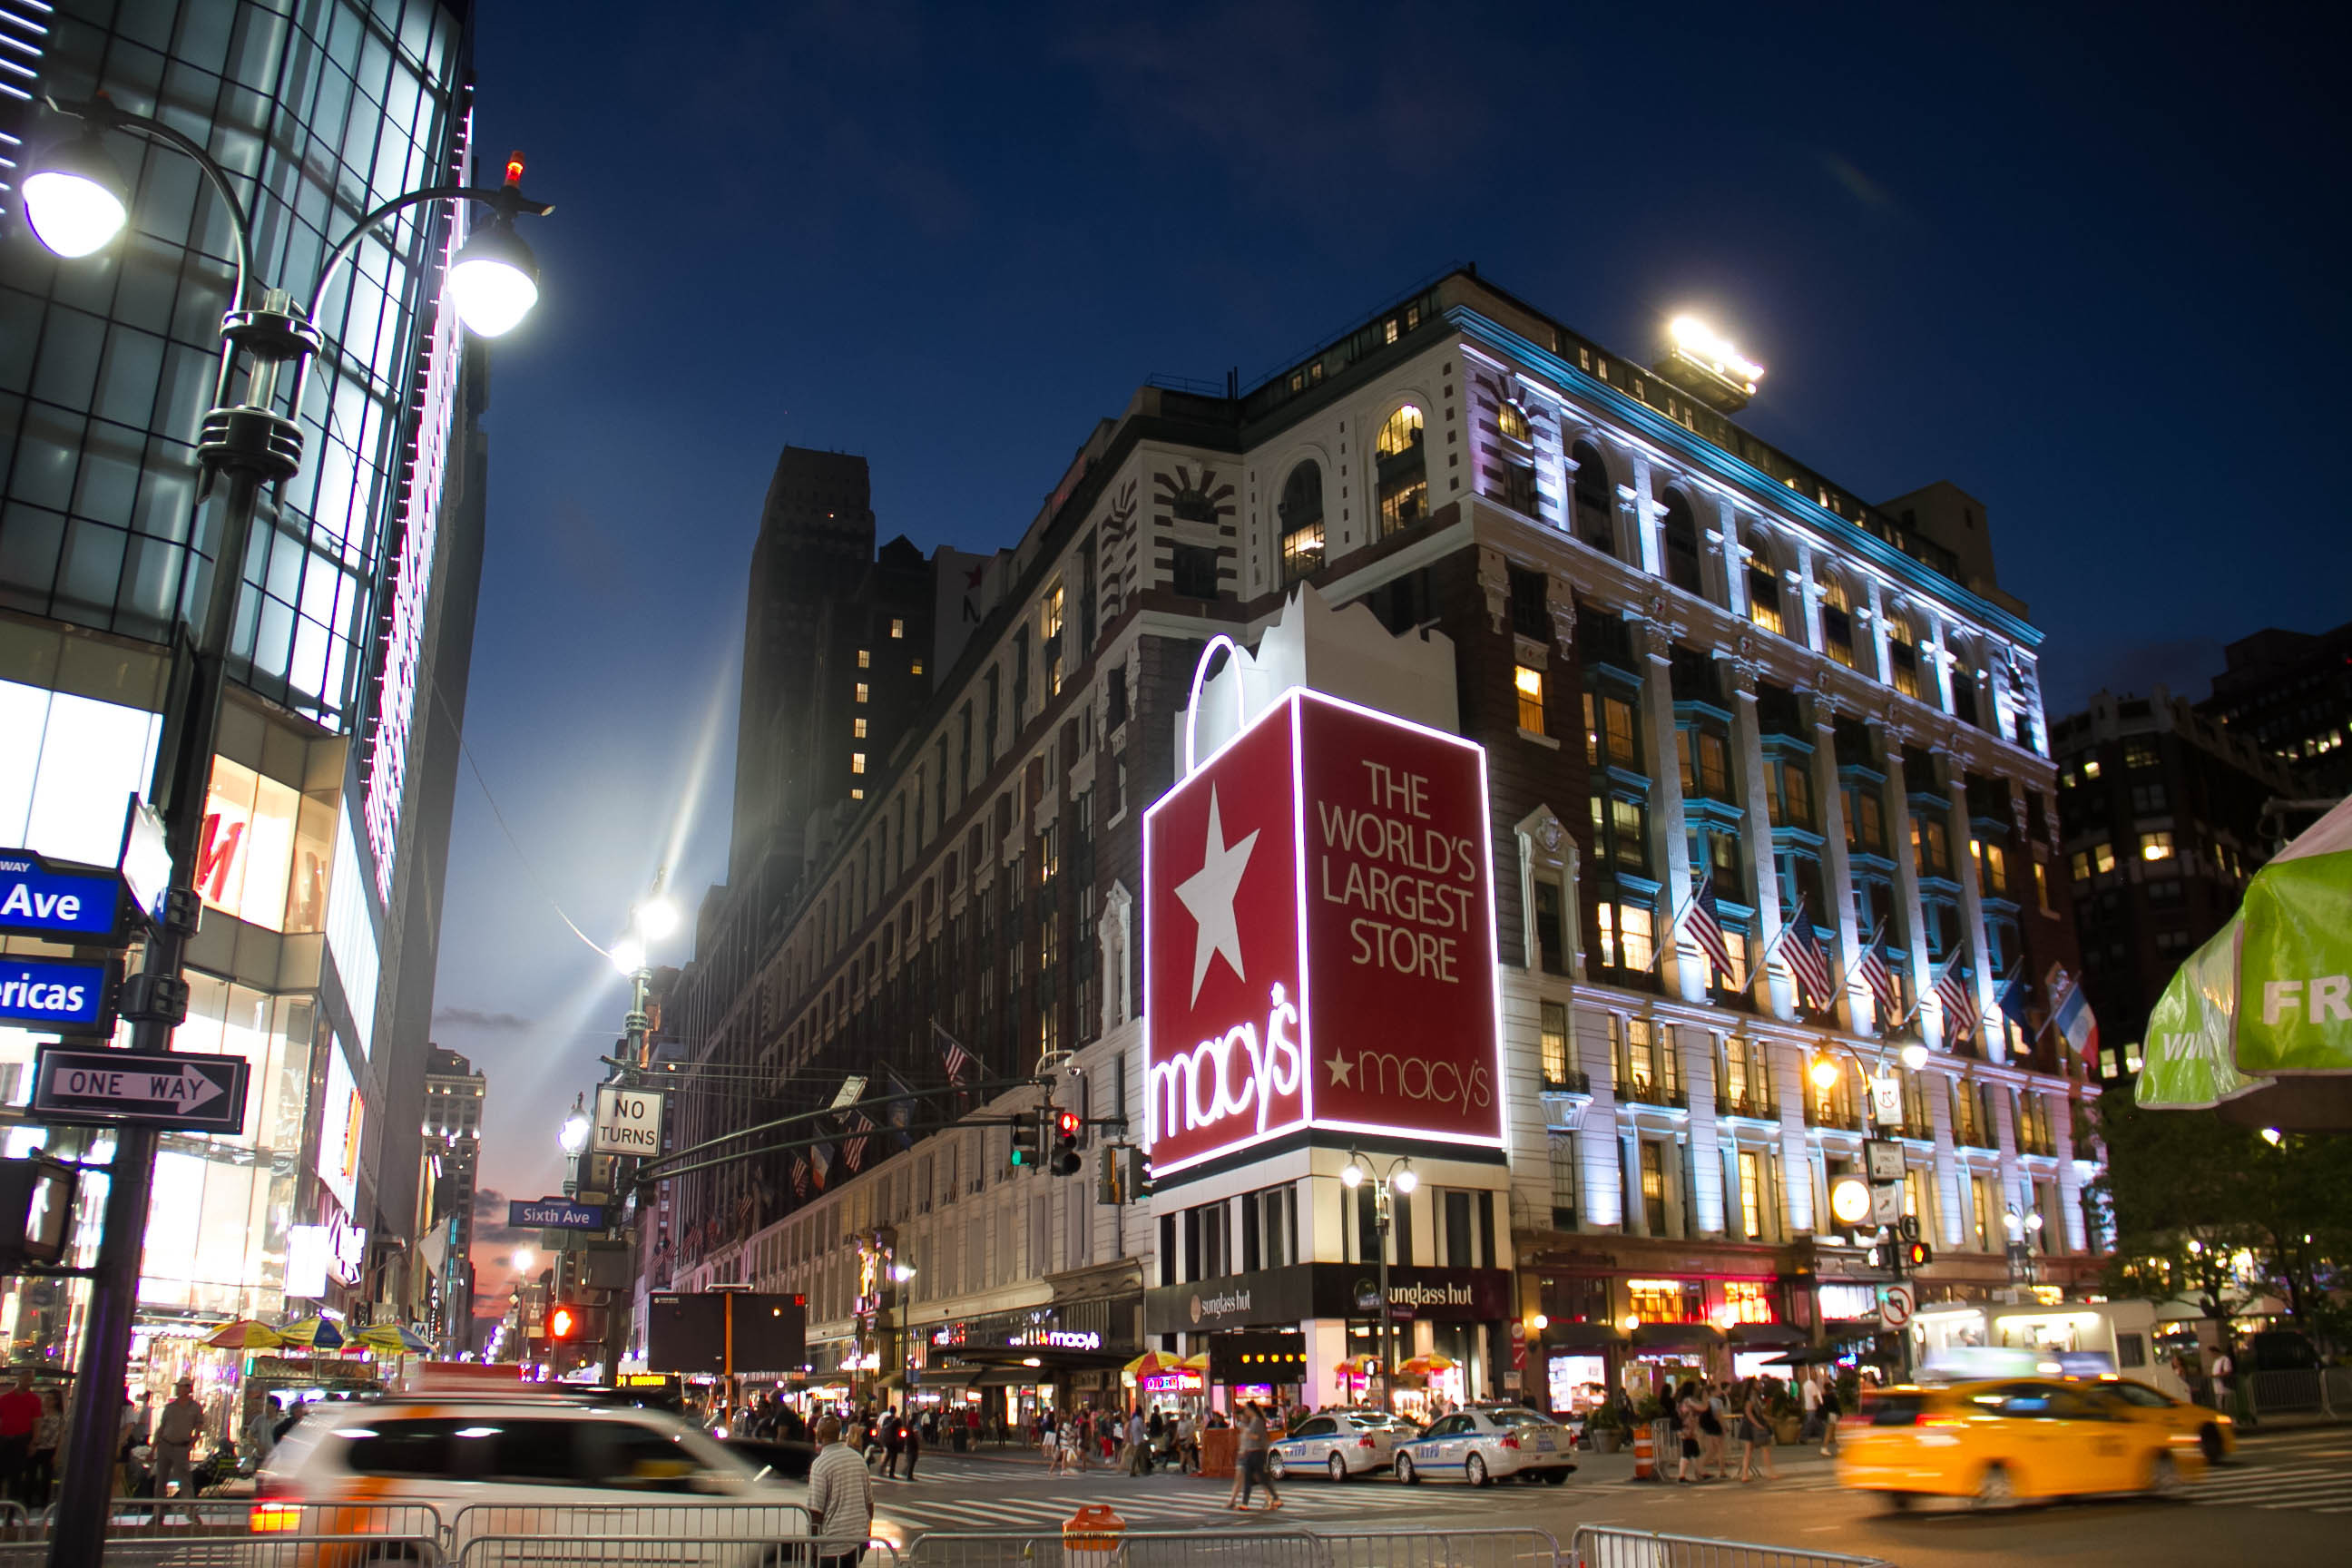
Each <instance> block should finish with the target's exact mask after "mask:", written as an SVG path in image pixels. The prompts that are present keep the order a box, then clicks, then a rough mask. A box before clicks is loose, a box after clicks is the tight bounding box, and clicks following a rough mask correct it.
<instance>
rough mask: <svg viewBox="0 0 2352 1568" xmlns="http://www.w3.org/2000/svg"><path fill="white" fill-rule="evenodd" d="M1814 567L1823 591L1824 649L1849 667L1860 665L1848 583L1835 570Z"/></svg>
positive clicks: (1823, 650) (1858, 666) (1853, 667)
mask: <svg viewBox="0 0 2352 1568" xmlns="http://www.w3.org/2000/svg"><path fill="white" fill-rule="evenodd" d="M1813 570H1814V573H1815V574H1816V577H1815V580H1816V581H1817V582H1818V583H1819V584H1820V585H1821V591H1822V652H1824V653H1826V654H1828V655H1829V656H1830V657H1831V658H1833V659H1835V660H1837V661H1838V662H1839V663H1840V664H1842V665H1843V666H1845V667H1846V668H1848V669H1855V668H1860V665H1859V663H1858V661H1857V660H1856V659H1855V658H1854V653H1853V600H1852V599H1851V598H1850V597H1849V596H1848V595H1847V594H1846V591H1845V584H1844V583H1843V582H1842V581H1840V580H1839V578H1838V576H1837V574H1835V573H1833V572H1827V571H1823V570H1822V568H1820V567H1818V566H1816V567H1815V568H1814V569H1813Z"/></svg>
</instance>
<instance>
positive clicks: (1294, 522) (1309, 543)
mask: <svg viewBox="0 0 2352 1568" xmlns="http://www.w3.org/2000/svg"><path fill="white" fill-rule="evenodd" d="M1274 515H1275V517H1276V521H1278V522H1279V523H1280V525H1281V529H1282V580H1283V582H1284V584H1291V583H1296V582H1297V581H1298V580H1299V579H1300V578H1302V577H1308V576H1312V575H1313V574H1315V573H1316V571H1317V570H1318V569H1319V568H1320V567H1321V566H1322V564H1323V559H1324V558H1323V466H1322V465H1321V464H1320V463H1318V462H1317V461H1316V460H1315V459H1314V458H1307V460H1306V461H1305V462H1303V463H1301V464H1299V465H1298V466H1297V468H1293V469H1291V470H1290V477H1289V478H1288V479H1285V480H1283V481H1282V499H1281V500H1278V501H1276V503H1275V506H1274Z"/></svg>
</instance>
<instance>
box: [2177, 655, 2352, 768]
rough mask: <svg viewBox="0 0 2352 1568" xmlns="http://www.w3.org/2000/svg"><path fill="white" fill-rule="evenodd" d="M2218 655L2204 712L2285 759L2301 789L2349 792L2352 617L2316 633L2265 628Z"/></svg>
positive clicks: (2350, 765)
mask: <svg viewBox="0 0 2352 1568" xmlns="http://www.w3.org/2000/svg"><path fill="white" fill-rule="evenodd" d="M2224 657H2225V658H2227V660H2228V668H2225V669H2223V670H2222V671H2221V674H2219V675H2217V676H2215V677H2214V678H2213V695H2212V698H2211V699H2210V700H2209V701H2207V702H2206V704H2205V711H2206V712H2208V713H2210V714H2213V715H2214V716H2216V717H2217V718H2219V719H2220V720H2221V721H2222V722H2223V723H2225V724H2227V725H2229V726H2230V728H2231V731H2234V732H2235V733H2237V734H2239V735H2241V736H2243V737H2244V738H2245V739H2246V740H2247V741H2248V742H2252V744H2254V745H2256V746H2259V747H2261V748H2262V749H2263V751H2265V752H2269V753H2270V754H2271V755H2272V756H2273V757H2276V758H2278V759H2279V760H2280V761H2282V762H2284V763H2286V765H2287V766H2288V767H2289V768H2290V769H2292V770H2294V774H2295V777H2296V779H2297V781H2298V785H2297V787H2298V788H2299V789H2301V790H2302V791H2304V792H2305V793H2306V794H2308V795H2314V796H2320V795H2326V796H2340V795H2344V794H2346V793H2347V791H2352V744H2347V742H2352V622H2347V623H2346V624H2345V625H2343V626H2337V627H2336V629H2335V630H2334V631H2328V632H2319V633H2316V634H2314V633H2310V632H2291V631H2285V630H2283V629H2281V628H2280V627H2277V626H2271V627H2267V628H2265V629H2264V630H2262V631H2259V632H2256V633H2255V634H2254V635H2253V636H2252V637H2240V638H2239V639H2238V640H2237V641H2236V642H2233V643H2231V645H2230V646H2229V647H2228V648H2227V649H2225V650H2224Z"/></svg>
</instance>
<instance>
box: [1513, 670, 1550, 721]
mask: <svg viewBox="0 0 2352 1568" xmlns="http://www.w3.org/2000/svg"><path fill="white" fill-rule="evenodd" d="M1511 684H1512V685H1513V686H1514V687H1515V688H1516V689H1517V691H1518V697H1519V728H1520V729H1522V730H1525V731H1529V732H1530V733H1532V734H1538V735H1540V734H1542V733H1543V727H1544V678H1543V671H1542V670H1540V669H1530V668H1528V667H1527V666H1526V665H1524V664H1522V665H1517V666H1516V667H1514V668H1513V672H1512V676H1511Z"/></svg>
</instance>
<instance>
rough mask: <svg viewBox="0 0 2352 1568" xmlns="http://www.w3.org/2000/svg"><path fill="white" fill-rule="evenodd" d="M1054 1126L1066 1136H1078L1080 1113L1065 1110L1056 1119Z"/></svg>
mask: <svg viewBox="0 0 2352 1568" xmlns="http://www.w3.org/2000/svg"><path fill="white" fill-rule="evenodd" d="M1054 1128H1055V1131H1057V1132H1059V1133H1060V1134H1061V1135H1062V1136H1063V1137H1065V1138H1076V1136H1077V1135H1078V1113H1077V1112H1076V1111H1075V1110H1065V1111H1063V1112H1062V1113H1061V1114H1060V1115H1059V1116H1057V1117H1055V1119H1054Z"/></svg>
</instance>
